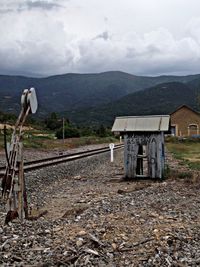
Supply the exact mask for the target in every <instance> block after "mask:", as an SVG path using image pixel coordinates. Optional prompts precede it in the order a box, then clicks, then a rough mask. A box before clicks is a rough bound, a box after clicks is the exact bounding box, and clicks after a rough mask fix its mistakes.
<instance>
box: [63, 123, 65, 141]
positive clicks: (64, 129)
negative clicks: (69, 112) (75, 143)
mask: <svg viewBox="0 0 200 267" xmlns="http://www.w3.org/2000/svg"><path fill="white" fill-rule="evenodd" d="M64 143H65V118H63V144H64Z"/></svg>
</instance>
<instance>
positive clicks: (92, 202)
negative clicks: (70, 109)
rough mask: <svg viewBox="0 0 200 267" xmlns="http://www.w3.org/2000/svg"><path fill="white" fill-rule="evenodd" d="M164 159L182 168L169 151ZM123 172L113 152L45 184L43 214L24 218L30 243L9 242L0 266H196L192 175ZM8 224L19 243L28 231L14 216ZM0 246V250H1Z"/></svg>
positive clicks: (197, 211)
mask: <svg viewBox="0 0 200 267" xmlns="http://www.w3.org/2000/svg"><path fill="white" fill-rule="evenodd" d="M167 163H168V164H169V165H170V166H171V168H173V169H179V168H183V167H180V165H179V163H178V162H177V161H175V160H174V159H173V158H172V157H171V156H170V157H168V160H167ZM183 171H185V169H183ZM123 177H124V169H123V155H122V152H119V153H117V154H116V155H115V161H114V163H110V162H109V155H107V158H106V159H102V162H101V164H96V165H95V164H93V165H92V168H90V171H88V170H86V171H83V170H82V171H81V170H80V171H79V172H77V173H76V174H75V175H66V176H65V177H64V178H60V179H57V180H54V181H53V182H52V183H49V184H45V188H43V195H44V196H45V204H44V205H43V207H41V208H40V211H41V210H46V211H47V214H46V215H44V216H43V217H42V218H40V219H39V220H38V221H37V222H30V225H29V228H30V232H32V235H33V236H34V237H33V239H34V240H35V243H33V244H32V245H31V246H30V250H29V251H28V252H26V253H25V254H23V253H22V252H20V251H19V248H17V246H16V245H14V246H12V249H13V253H14V254H16V253H17V255H18V257H19V259H18V262H17V263H16V261H12V257H11V256H7V258H4V261H3V262H4V264H5V265H3V266H10V265H6V264H7V263H13V264H15V265H16V266H26V265H27V266H28V265H30V266H199V265H200V246H199V241H200V199H199V190H200V180H199V177H198V174H196V176H195V179H192V178H191V177H188V179H187V177H186V178H185V179H177V178H175V177H168V179H166V180H164V181H162V182H161V181H152V180H137V181H125V180H124V179H123ZM41 193H42V192H39V193H38V194H41ZM34 209H35V207H33V210H34ZM12 225H13V226H12V227H13V230H12V235H18V236H19V242H20V246H19V247H22V248H23V247H24V244H26V242H27V240H26V239H27V238H28V233H27V236H26V235H25V236H23V238H22V237H21V235H22V233H21V234H19V229H21V228H20V227H21V226H19V222H15V223H13V224H12ZM17 225H18V227H17ZM44 225H45V226H44ZM23 227H25V228H26V229H27V227H26V226H23ZM2 229H3V233H2V234H3V235H6V233H9V230H8V227H5V228H3V227H2ZM23 229H24V228H23ZM38 229H40V231H39V233H38ZM21 231H22V229H21ZM48 231H49V232H48ZM41 233H42V235H41ZM29 234H30V233H29ZM38 235H39V237H41V236H42V238H39V237H38ZM7 236H9V235H7ZM3 240H5V238H4V239H3ZM38 247H39V248H40V250H39V249H38V250H37V248H38ZM2 252H3V253H2V256H3V257H5V255H7V254H6V253H8V251H7V250H6V249H3V248H2ZM31 252H32V254H30V253H31ZM38 262H40V264H39V263H38ZM20 264H21V265H20ZM23 264H24V265H23Z"/></svg>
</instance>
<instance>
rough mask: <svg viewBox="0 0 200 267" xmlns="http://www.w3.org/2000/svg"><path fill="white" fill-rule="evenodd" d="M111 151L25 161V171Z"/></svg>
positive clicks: (2, 172) (88, 151)
mask: <svg viewBox="0 0 200 267" xmlns="http://www.w3.org/2000/svg"><path fill="white" fill-rule="evenodd" d="M123 147H124V145H123V144H119V145H115V148H114V150H117V149H121V148H123ZM109 151H110V148H109V147H103V148H98V149H91V150H87V151H81V152H77V153H71V154H64V155H59V156H54V157H49V158H43V159H39V160H32V161H25V162H24V171H25V172H28V171H32V170H36V169H40V168H44V167H48V166H51V165H57V164H60V163H64V162H69V161H74V160H78V159H81V158H85V157H90V156H94V155H98V154H101V153H105V152H109ZM5 169H6V167H2V166H1V167H0V176H2V175H3V174H4V173H5Z"/></svg>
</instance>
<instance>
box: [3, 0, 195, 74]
mask: <svg viewBox="0 0 200 267" xmlns="http://www.w3.org/2000/svg"><path fill="white" fill-rule="evenodd" d="M144 2H145V3H146V1H144V0H140V1H139V0H123V1H122V0H119V1H118V2H117V4H116V0H110V1H109V3H108V1H106V0H101V1H100V0H84V1H80V0H73V1H70V0H69V1H66V0H57V1H56V0H41V1H40V0H26V1H22V0H16V1H14V0H11V1H10V0H2V3H1V7H0V13H1V16H0V36H1V38H0V73H4V74H6V73H7V74H23V73H24V74H29V75H38V74H41V75H44V76H46V75H51V74H58V73H67V72H82V73H85V72H101V71H107V70H122V71H126V72H129V73H134V74H138V75H158V74H189V73H198V72H199V64H200V30H199V29H200V17H198V16H197V13H196V12H197V11H196V10H197V9H198V7H199V8H200V3H199V2H197V1H196V0H191V1H190V3H189V1H186V0H181V1H180V0H173V1H172V0H169V1H164V0H160V1H159V4H158V1H156V0H149V3H151V5H150V4H149V5H148V4H147V3H146V5H143V7H142V4H144ZM188 3H189V4H188ZM172 7H173V9H172V10H171V8H172ZM180 7H182V8H187V7H188V12H185V11H184V10H183V11H182V12H180ZM189 7H190V9H189ZM195 7H196V8H195ZM170 10H171V14H170V13H168V12H170ZM181 10H182V9H181ZM188 13H189V15H188ZM193 15H194V17H193ZM173 25H174V27H173Z"/></svg>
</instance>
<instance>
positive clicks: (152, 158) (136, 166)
mask: <svg viewBox="0 0 200 267" xmlns="http://www.w3.org/2000/svg"><path fill="white" fill-rule="evenodd" d="M124 143H125V149H124V166H125V177H126V178H136V177H142V176H144V175H143V159H144V158H145V157H146V158H147V169H148V170H147V174H146V176H147V177H150V178H162V177H163V172H164V160H165V158H164V134H163V133H162V132H161V133H160V132H159V133H136V134H135V133H132V134H126V135H125V137H124ZM141 146H146V152H145V153H146V155H143V156H142V155H141V151H142V149H141ZM138 152H140V153H139V154H140V155H139V157H138ZM141 156H142V157H141Z"/></svg>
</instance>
